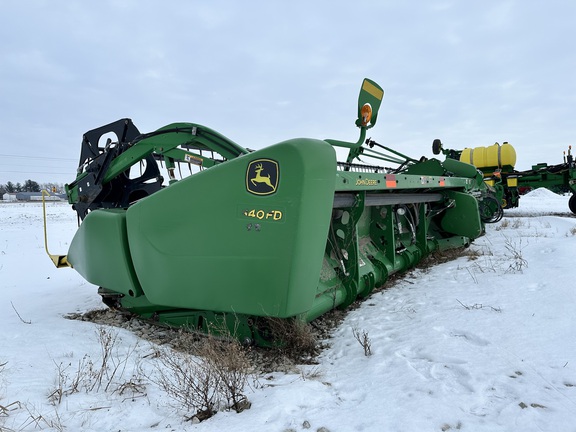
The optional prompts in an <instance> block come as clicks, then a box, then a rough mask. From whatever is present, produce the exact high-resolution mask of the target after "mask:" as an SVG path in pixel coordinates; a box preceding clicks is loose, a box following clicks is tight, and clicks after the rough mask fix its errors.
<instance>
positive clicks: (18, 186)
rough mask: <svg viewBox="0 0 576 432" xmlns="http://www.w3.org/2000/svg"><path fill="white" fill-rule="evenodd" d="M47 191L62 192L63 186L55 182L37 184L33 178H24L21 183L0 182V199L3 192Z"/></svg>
mask: <svg viewBox="0 0 576 432" xmlns="http://www.w3.org/2000/svg"><path fill="white" fill-rule="evenodd" d="M43 189H45V190H47V191H48V192H55V193H63V192H64V186H63V185H62V184H57V183H42V184H39V183H38V182H35V181H34V180H26V181H25V182H24V184H22V183H19V182H18V183H12V182H11V181H9V182H7V183H6V184H0V199H1V198H2V195H4V194H5V193H18V192H40V191H41V190H43Z"/></svg>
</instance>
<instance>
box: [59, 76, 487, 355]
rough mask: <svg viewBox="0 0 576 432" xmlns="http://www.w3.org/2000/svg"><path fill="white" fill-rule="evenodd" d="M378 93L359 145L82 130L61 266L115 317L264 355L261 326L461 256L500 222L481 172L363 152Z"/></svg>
mask: <svg viewBox="0 0 576 432" xmlns="http://www.w3.org/2000/svg"><path fill="white" fill-rule="evenodd" d="M383 95H384V91H383V90H382V88H381V87H380V86H379V85H378V84H376V83H375V82H373V81H371V80H368V79H365V80H364V82H363V84H362V88H361V91H360V96H359V100H358V116H357V120H356V125H357V126H358V127H359V128H360V138H359V140H358V141H357V142H355V143H353V142H345V141H338V140H331V139H326V140H320V139H310V138H298V139H292V140H288V141H284V142H281V143H278V144H275V145H271V146H269V147H266V148H263V149H261V150H257V151H250V150H248V149H246V148H244V147H242V146H240V145H239V144H236V143H235V142H233V141H231V140H230V139H228V138H226V137H225V136H223V135H221V134H220V133H218V132H216V131H214V130H212V129H209V128H208V127H205V126H203V125H199V124H194V123H174V124H170V125H168V126H165V127H162V128H160V129H158V130H156V131H154V132H150V133H141V132H139V131H138V129H137V128H136V127H135V126H134V124H133V123H132V121H131V120H129V119H122V120H119V121H116V122H114V123H111V124H109V125H106V126H103V127H100V128H98V129H94V130H91V131H89V132H86V134H85V135H84V137H83V140H82V147H81V152H80V162H79V168H78V174H77V177H76V179H75V180H74V181H73V182H71V183H70V184H68V185H66V191H67V195H68V200H69V202H70V204H72V208H73V209H74V210H75V211H76V212H77V213H78V218H79V221H80V222H81V223H80V225H79V229H78V231H77V233H76V235H75V237H74V239H73V240H72V243H71V245H70V248H69V251H68V253H67V255H65V256H52V258H53V260H54V262H55V264H56V265H59V266H70V267H73V268H74V269H75V270H76V271H77V272H78V273H80V275H82V276H83V277H84V278H85V279H86V280H87V281H89V282H90V283H92V284H94V285H96V286H98V287H100V288H99V290H98V292H99V294H100V295H101V296H102V299H103V301H104V302H105V303H106V304H107V305H109V306H112V307H118V308H122V309H124V310H128V311H130V312H132V313H134V314H137V315H139V316H141V317H143V318H147V319H153V320H157V321H160V322H164V323H168V324H171V325H177V326H187V327H190V328H193V329H198V330H200V331H208V330H209V329H210V328H211V326H212V325H215V324H222V323H225V324H226V325H228V327H229V328H230V329H233V331H234V334H235V335H236V336H237V337H238V338H240V339H241V340H243V341H246V342H255V343H257V344H260V345H266V344H269V343H271V342H272V341H271V335H270V332H269V328H268V325H267V322H268V319H270V318H273V319H298V320H302V321H307V322H308V321H311V320H314V319H315V318H317V317H319V316H321V315H322V314H324V313H326V312H327V311H330V310H331V309H334V308H346V307H347V306H349V305H350V304H351V303H352V302H354V301H355V300H356V299H357V298H359V297H360V298H363V297H366V296H368V295H370V293H371V292H372V291H373V290H374V289H375V288H377V287H380V286H382V285H383V284H384V283H385V282H386V281H387V279H388V278H389V277H390V275H392V274H394V273H397V272H402V271H406V270H407V269H410V268H412V267H414V266H415V265H416V264H417V263H418V262H419V261H420V260H421V259H422V258H424V257H426V256H427V255H429V254H431V253H433V252H436V251H442V250H446V249H450V248H459V247H462V246H466V245H468V244H470V242H472V241H473V240H474V239H475V238H477V237H478V236H481V235H482V234H483V232H484V222H490V221H492V220H494V218H495V216H496V213H497V212H498V209H497V208H496V209H494V208H493V207H492V206H491V205H487V203H493V201H494V197H493V196H491V195H490V194H489V193H488V192H487V191H486V190H485V189H483V186H482V185H483V178H482V175H481V174H479V173H478V172H477V170H476V169H475V168H474V167H473V166H472V165H470V164H467V163H463V162H460V161H457V160H453V159H447V160H446V161H443V162H441V161H439V160H436V159H430V160H426V159H424V158H421V159H412V158H410V157H407V156H405V155H403V154H402V153H400V152H398V151H395V150H392V149H390V148H388V147H385V146H382V145H380V144H378V143H377V142H375V141H374V140H371V139H366V132H367V130H368V129H370V128H372V127H373V126H374V125H375V124H376V119H377V115H378V109H379V107H380V103H381V101H382V98H383ZM106 137H108V139H106ZM335 147H343V148H347V149H348V153H349V154H348V158H347V160H346V161H343V162H338V161H337V159H336V151H335ZM182 166H183V167H184V171H188V175H185V176H181V178H180V179H177V174H180V173H181V171H182ZM164 176H167V178H164Z"/></svg>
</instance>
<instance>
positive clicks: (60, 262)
mask: <svg viewBox="0 0 576 432" xmlns="http://www.w3.org/2000/svg"><path fill="white" fill-rule="evenodd" d="M45 196H50V193H49V192H47V191H46V190H42V211H43V212H44V249H46V253H47V254H48V256H49V257H50V259H51V260H52V262H53V263H54V265H55V266H56V267H57V268H62V267H72V266H71V265H70V263H69V262H68V255H54V254H51V253H50V252H48V234H47V233H46V200H45V199H44V197H45Z"/></svg>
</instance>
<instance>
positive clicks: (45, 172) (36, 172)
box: [2, 170, 74, 175]
mask: <svg viewBox="0 0 576 432" xmlns="http://www.w3.org/2000/svg"><path fill="white" fill-rule="evenodd" d="M2 172H3V173H13V174H63V175H70V173H69V172H67V173H62V172H53V171H4V170H2ZM71 175H74V173H72V174H71Z"/></svg>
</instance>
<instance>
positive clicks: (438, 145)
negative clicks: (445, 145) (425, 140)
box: [432, 138, 442, 155]
mask: <svg viewBox="0 0 576 432" xmlns="http://www.w3.org/2000/svg"><path fill="white" fill-rule="evenodd" d="M441 150H442V141H440V140H439V139H438V138H436V139H435V140H434V141H432V153H434V154H435V155H437V154H440V151H441Z"/></svg>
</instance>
